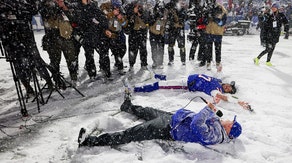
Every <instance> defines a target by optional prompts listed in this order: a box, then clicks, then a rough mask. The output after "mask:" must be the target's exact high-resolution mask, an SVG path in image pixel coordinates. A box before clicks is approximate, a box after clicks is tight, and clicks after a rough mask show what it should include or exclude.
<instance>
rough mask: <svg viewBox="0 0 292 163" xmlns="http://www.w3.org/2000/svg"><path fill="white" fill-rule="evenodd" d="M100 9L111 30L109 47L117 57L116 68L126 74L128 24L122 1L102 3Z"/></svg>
mask: <svg viewBox="0 0 292 163" xmlns="http://www.w3.org/2000/svg"><path fill="white" fill-rule="evenodd" d="M100 9H101V10H102V11H103V12H104V13H105V15H106V17H107V20H108V26H109V31H110V32H111V35H110V36H108V44H109V46H108V48H109V49H110V50H111V52H112V55H114V57H115V68H117V70H118V72H119V74H120V75H124V74H125V73H126V72H125V71H124V63H123V57H124V56H125V54H126V51H127V46H126V36H125V34H124V31H123V29H124V28H125V27H126V26H127V25H128V20H127V19H126V17H125V15H124V13H123V8H122V2H120V1H119V0H111V2H106V3H102V4H101V5H100Z"/></svg>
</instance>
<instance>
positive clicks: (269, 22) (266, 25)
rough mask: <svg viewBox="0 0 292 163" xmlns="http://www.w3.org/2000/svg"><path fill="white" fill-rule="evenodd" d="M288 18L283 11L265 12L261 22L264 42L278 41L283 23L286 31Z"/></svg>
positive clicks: (273, 42)
mask: <svg viewBox="0 0 292 163" xmlns="http://www.w3.org/2000/svg"><path fill="white" fill-rule="evenodd" d="M287 24H288V20H287V18H286V17H285V15H284V14H283V13H274V14H265V15H264V19H263V24H262V29H261V30H264V31H263V39H264V40H265V42H266V43H272V44H276V43H278V42H279V37H280V34H281V28H282V25H284V27H285V28H284V30H285V32H288V30H289V28H287Z"/></svg>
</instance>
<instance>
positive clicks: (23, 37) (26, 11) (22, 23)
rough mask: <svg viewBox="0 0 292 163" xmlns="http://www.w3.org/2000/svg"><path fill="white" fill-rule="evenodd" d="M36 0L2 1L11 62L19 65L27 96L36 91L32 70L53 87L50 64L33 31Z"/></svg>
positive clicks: (0, 28)
mask: <svg viewBox="0 0 292 163" xmlns="http://www.w3.org/2000/svg"><path fill="white" fill-rule="evenodd" d="M37 12H38V9H37V3H36V2H35V1H34V0H17V1H16V0H1V2H0V14H1V16H0V22H1V25H0V32H1V33H0V34H1V41H2V44H3V47H4V50H5V51H6V52H7V53H6V55H7V56H5V57H6V58H7V61H9V62H12V63H13V65H14V67H15V72H16V76H17V79H20V80H21V82H22V84H23V85H24V87H25V89H26V92H27V97H29V96H30V95H33V94H35V93H34V90H33V88H32V87H31V85H30V78H31V73H32V71H33V69H34V68H36V69H37V70H38V72H39V73H40V75H41V77H42V78H44V79H45V80H46V82H47V84H48V86H49V88H52V87H53V83H52V81H51V79H50V75H49V73H48V70H47V68H46V63H45V62H44V61H43V59H42V58H41V56H40V54H39V51H38V49H37V46H36V42H35V38H34V33H33V30H32V24H31V21H32V16H33V15H35V14H37Z"/></svg>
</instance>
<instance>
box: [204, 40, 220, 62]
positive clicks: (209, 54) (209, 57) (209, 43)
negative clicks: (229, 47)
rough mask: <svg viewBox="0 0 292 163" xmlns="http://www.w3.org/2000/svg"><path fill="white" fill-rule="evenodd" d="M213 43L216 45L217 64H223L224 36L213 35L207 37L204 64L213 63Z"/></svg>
mask: <svg viewBox="0 0 292 163" xmlns="http://www.w3.org/2000/svg"><path fill="white" fill-rule="evenodd" d="M213 43H214V45H215V56H216V59H215V60H216V63H220V62H221V47H222V35H212V34H208V35H207V39H206V49H205V55H204V57H203V60H202V61H203V62H206V61H207V62H208V63H210V62H211V61H212V55H213Z"/></svg>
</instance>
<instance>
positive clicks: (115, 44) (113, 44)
mask: <svg viewBox="0 0 292 163" xmlns="http://www.w3.org/2000/svg"><path fill="white" fill-rule="evenodd" d="M109 48H110V49H111V52H112V54H113V55H114V57H115V67H117V68H118V70H123V69H124V63H123V58H124V56H125V54H126V51H127V46H126V42H125V41H122V40H119V39H110V44H109Z"/></svg>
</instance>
